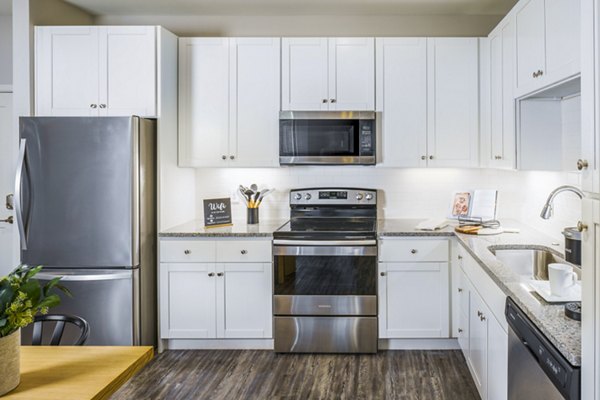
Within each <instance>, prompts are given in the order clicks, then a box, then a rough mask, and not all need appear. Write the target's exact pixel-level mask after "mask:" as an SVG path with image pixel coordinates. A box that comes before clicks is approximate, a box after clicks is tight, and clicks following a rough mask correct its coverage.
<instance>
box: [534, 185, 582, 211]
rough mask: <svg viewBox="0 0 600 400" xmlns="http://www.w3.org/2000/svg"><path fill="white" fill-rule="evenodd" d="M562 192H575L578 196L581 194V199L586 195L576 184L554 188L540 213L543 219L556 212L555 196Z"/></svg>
mask: <svg viewBox="0 0 600 400" xmlns="http://www.w3.org/2000/svg"><path fill="white" fill-rule="evenodd" d="M562 192H573V193H575V194H576V195H577V196H579V198H580V199H583V197H584V196H585V194H584V193H583V192H582V191H581V190H579V189H577V188H576V187H575V186H569V185H565V186H559V187H557V188H556V189H554V190H553V191H552V193H550V196H548V200H546V204H544V208H542V213H541V214H540V217H542V218H543V219H549V218H550V217H551V216H552V214H553V213H554V209H553V201H554V198H555V197H556V196H557V195H558V194H559V193H562Z"/></svg>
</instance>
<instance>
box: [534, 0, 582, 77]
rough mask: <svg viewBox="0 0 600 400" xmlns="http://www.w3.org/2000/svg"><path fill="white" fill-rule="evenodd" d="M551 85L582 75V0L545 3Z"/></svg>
mask: <svg viewBox="0 0 600 400" xmlns="http://www.w3.org/2000/svg"><path fill="white" fill-rule="evenodd" d="M545 6H546V7H545V8H546V9H545V14H544V15H545V20H546V30H545V31H546V70H545V71H544V75H543V78H544V80H546V81H548V83H554V82H558V81H560V80H562V79H564V78H567V77H569V76H573V75H576V74H578V73H579V72H581V63H580V54H581V0H545Z"/></svg>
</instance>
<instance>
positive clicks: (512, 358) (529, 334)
mask: <svg viewBox="0 0 600 400" xmlns="http://www.w3.org/2000/svg"><path fill="white" fill-rule="evenodd" d="M505 315H506V320H507V321H508V325H509V330H508V400H525V399H527V400H563V399H567V400H578V399H580V396H581V395H580V387H581V377H580V368H579V367H575V366H572V365H571V364H570V363H569V362H568V361H567V360H566V359H565V357H563V356H562V354H560V353H559V352H558V350H556V348H555V347H554V346H553V345H552V344H551V343H550V342H549V341H548V339H546V337H545V336H544V335H543V334H542V332H541V331H540V330H539V329H538V328H537V327H536V326H535V324H533V322H531V320H530V319H529V318H528V317H527V316H526V315H525V313H524V312H523V311H521V309H520V308H519V307H518V306H517V305H516V304H515V302H514V301H513V300H512V299H511V298H510V297H508V298H507V299H506V309H505Z"/></svg>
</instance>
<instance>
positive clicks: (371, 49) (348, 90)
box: [329, 38, 375, 111]
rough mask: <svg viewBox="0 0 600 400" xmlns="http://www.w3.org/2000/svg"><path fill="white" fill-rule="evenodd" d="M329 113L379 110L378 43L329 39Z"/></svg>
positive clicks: (362, 39)
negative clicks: (376, 92) (376, 107)
mask: <svg viewBox="0 0 600 400" xmlns="http://www.w3.org/2000/svg"><path fill="white" fill-rule="evenodd" d="M329 103H330V104H329V109H330V110H340V111H344V110H350V111H355V110H358V111H360V110H374V109H375V41H374V40H373V38H330V39H329Z"/></svg>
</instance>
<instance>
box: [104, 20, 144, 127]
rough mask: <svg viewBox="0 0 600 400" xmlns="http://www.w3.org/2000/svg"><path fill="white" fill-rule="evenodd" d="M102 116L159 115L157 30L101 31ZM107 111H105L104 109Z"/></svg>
mask: <svg viewBox="0 0 600 400" xmlns="http://www.w3.org/2000/svg"><path fill="white" fill-rule="evenodd" d="M100 32H101V35H100V54H106V63H102V64H101V65H100V87H101V91H100V93H101V95H100V104H101V108H100V115H106V116H120V115H138V116H140V117H153V116H155V115H156V29H155V28H154V27H148V26H140V27H130V26H126V27H106V28H100ZM104 107H105V108H104Z"/></svg>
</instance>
